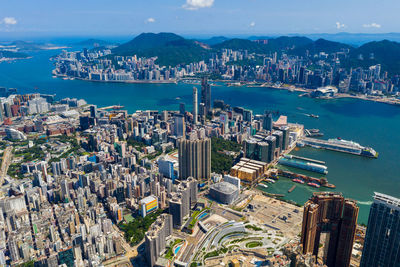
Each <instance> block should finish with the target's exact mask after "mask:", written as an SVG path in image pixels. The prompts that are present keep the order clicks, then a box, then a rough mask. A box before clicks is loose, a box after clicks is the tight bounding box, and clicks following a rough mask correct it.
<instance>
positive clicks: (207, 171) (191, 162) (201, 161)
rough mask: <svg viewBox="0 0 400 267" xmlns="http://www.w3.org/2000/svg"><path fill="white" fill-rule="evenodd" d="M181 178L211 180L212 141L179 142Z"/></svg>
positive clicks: (181, 140)
mask: <svg viewBox="0 0 400 267" xmlns="http://www.w3.org/2000/svg"><path fill="white" fill-rule="evenodd" d="M178 149H179V178H180V179H181V180H183V179H187V178H188V177H190V176H191V177H193V178H195V179H210V176H211V140H210V139H209V138H205V139H200V140H183V139H180V140H179V141H178Z"/></svg>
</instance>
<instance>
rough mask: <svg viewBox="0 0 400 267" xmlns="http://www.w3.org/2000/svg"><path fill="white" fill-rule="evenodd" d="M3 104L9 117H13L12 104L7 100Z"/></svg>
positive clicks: (5, 113)
mask: <svg viewBox="0 0 400 267" xmlns="http://www.w3.org/2000/svg"><path fill="white" fill-rule="evenodd" d="M3 106H4V115H5V116H6V117H7V118H12V112H11V106H10V104H9V103H7V102H5V103H4V105H3Z"/></svg>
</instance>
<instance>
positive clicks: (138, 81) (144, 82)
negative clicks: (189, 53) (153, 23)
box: [53, 74, 178, 84]
mask: <svg viewBox="0 0 400 267" xmlns="http://www.w3.org/2000/svg"><path fill="white" fill-rule="evenodd" d="M53 76H56V77H54V78H61V79H64V78H67V79H66V80H80V81H86V82H100V83H135V84H137V83H143V84H146V83H148V84H176V83H178V81H177V80H168V81H149V80H129V81H115V80H108V81H100V80H89V79H84V78H79V77H70V76H66V75H60V74H53Z"/></svg>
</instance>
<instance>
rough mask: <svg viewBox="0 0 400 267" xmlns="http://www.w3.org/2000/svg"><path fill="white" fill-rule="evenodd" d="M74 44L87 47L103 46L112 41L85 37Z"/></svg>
mask: <svg viewBox="0 0 400 267" xmlns="http://www.w3.org/2000/svg"><path fill="white" fill-rule="evenodd" d="M74 45H78V46H87V47H103V46H108V45H112V43H110V42H108V41H104V40H100V39H93V38H92V39H87V40H84V41H81V42H78V43H75V44H74Z"/></svg>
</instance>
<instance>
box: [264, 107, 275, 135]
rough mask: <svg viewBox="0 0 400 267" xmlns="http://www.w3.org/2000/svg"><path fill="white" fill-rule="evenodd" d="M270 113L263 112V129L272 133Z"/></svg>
mask: <svg viewBox="0 0 400 267" xmlns="http://www.w3.org/2000/svg"><path fill="white" fill-rule="evenodd" d="M272 123H273V120H272V113H271V112H269V111H265V112H264V119H263V128H264V130H267V131H272V126H273V125H272Z"/></svg>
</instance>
